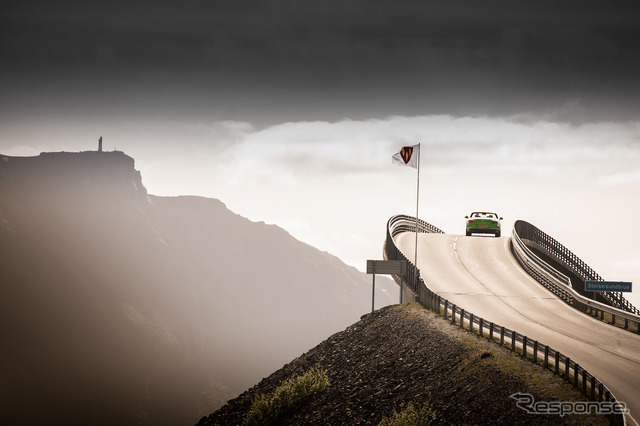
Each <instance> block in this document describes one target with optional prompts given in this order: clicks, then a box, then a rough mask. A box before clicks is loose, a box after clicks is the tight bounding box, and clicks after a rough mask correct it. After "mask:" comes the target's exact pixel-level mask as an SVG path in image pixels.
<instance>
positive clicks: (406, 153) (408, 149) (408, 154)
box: [391, 145, 420, 169]
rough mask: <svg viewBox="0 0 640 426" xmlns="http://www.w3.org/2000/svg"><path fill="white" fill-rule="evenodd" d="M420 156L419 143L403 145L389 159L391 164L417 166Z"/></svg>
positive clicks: (415, 167)
mask: <svg viewBox="0 0 640 426" xmlns="http://www.w3.org/2000/svg"><path fill="white" fill-rule="evenodd" d="M419 156H420V145H413V146H403V147H402V149H401V150H400V152H398V153H396V154H393V157H391V160H392V162H393V164H398V165H400V166H411V167H413V168H414V169H417V168H418V157H419Z"/></svg>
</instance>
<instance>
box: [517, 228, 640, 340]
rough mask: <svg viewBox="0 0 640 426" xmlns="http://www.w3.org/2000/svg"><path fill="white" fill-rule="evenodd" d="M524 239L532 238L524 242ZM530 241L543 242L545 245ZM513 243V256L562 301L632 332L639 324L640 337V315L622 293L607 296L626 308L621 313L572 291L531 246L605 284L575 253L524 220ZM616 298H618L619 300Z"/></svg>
mask: <svg viewBox="0 0 640 426" xmlns="http://www.w3.org/2000/svg"><path fill="white" fill-rule="evenodd" d="M523 235H524V236H527V237H529V238H524V237H523ZM530 238H536V239H540V240H542V241H543V243H544V245H543V244H540V243H539V242H536V241H535V240H532V239H530ZM511 241H512V248H513V254H514V256H515V258H516V260H517V261H518V263H519V264H520V266H522V268H523V269H524V270H525V271H527V273H528V274H529V275H531V276H532V277H534V278H535V279H536V280H537V281H538V282H539V283H541V284H542V285H544V286H545V287H546V288H547V289H549V290H550V291H551V292H553V293H554V294H556V295H557V296H558V297H559V298H561V299H562V300H564V301H565V302H567V303H568V304H569V305H571V306H573V307H575V308H576V309H579V310H581V311H583V312H589V313H595V315H596V316H598V315H599V316H600V319H604V314H605V313H608V314H610V315H611V316H612V321H611V322H612V323H613V324H615V323H616V318H622V319H623V320H624V324H625V326H624V328H625V329H628V328H629V322H630V321H631V322H633V323H635V324H636V327H637V328H636V330H637V332H638V333H639V334H640V315H638V313H640V312H639V311H638V309H637V308H636V307H635V306H633V305H632V304H631V303H629V302H628V301H627V300H626V299H625V298H624V297H623V296H622V294H621V293H613V292H607V293H606V294H608V296H607V297H606V299H607V300H608V301H611V302H612V303H614V302H615V303H616V304H617V305H618V306H619V307H620V306H623V307H625V309H619V308H616V307H615V306H609V305H606V304H604V303H600V302H597V301H595V300H592V299H589V298H587V297H584V296H582V295H581V294H579V293H578V292H576V291H575V290H574V289H573V288H572V285H571V280H570V279H569V277H567V276H566V275H564V274H563V273H561V272H560V271H557V270H556V269H555V268H553V267H552V266H550V265H549V264H547V262H545V261H544V260H543V259H541V258H540V257H539V256H538V255H536V254H535V253H534V252H533V251H532V250H531V249H530V246H531V247H534V248H537V249H538V250H543V253H545V254H548V255H549V256H550V257H552V258H554V259H556V260H558V261H559V263H561V264H562V265H564V266H565V267H566V268H567V269H569V270H571V271H572V272H574V273H576V274H578V272H577V269H580V270H581V271H582V272H581V273H580V274H579V276H580V277H584V278H585V279H589V280H590V279H593V280H598V281H601V280H602V278H601V277H600V276H599V275H598V274H596V273H595V272H594V271H593V269H591V268H590V267H589V266H588V265H587V264H586V263H584V262H583V261H582V260H580V259H579V258H578V257H577V256H576V255H574V254H573V253H571V252H570V251H569V250H568V249H567V248H566V247H564V246H562V245H561V244H560V243H558V242H557V241H556V240H554V239H553V238H551V237H549V236H548V235H547V234H545V233H544V232H542V231H540V230H539V229H538V228H536V227H535V226H533V225H531V224H530V223H527V222H524V221H522V220H518V221H516V223H515V225H514V228H513V232H512V238H511ZM545 247H547V248H545ZM548 250H558V251H559V252H560V254H557V253H549V251H548ZM563 259H564V260H563ZM565 261H571V262H572V264H571V265H569V264H566V263H564V262H565ZM612 295H616V296H615V298H614V297H613V296H612Z"/></svg>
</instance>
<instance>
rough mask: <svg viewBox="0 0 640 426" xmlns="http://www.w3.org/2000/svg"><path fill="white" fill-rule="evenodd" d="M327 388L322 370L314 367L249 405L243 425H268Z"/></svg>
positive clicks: (327, 383)
mask: <svg viewBox="0 0 640 426" xmlns="http://www.w3.org/2000/svg"><path fill="white" fill-rule="evenodd" d="M328 387H329V377H328V376H327V372H326V370H324V369H321V368H318V367H315V368H312V369H311V370H309V371H307V372H306V373H305V374H303V375H301V376H298V377H293V378H291V379H289V380H286V381H285V382H283V383H282V384H281V385H280V386H278V387H277V388H276V390H274V391H273V392H272V393H270V394H268V395H260V396H259V397H257V398H256V399H255V400H254V401H253V403H252V404H251V408H250V409H249V411H248V412H247V414H246V416H245V419H244V422H243V424H245V425H268V424H271V423H273V422H274V421H275V420H276V419H277V418H278V417H279V416H281V415H282V414H284V413H285V412H286V411H287V410H289V409H290V408H292V407H294V406H295V405H297V404H299V403H300V402H301V401H303V400H304V399H306V398H307V397H309V396H311V395H313V394H315V393H319V392H322V391H324V390H326V389H327V388H328Z"/></svg>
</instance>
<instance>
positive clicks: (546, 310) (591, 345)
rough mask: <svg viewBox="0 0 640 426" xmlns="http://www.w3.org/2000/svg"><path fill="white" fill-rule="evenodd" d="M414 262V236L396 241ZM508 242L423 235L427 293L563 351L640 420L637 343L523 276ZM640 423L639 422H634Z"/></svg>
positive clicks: (630, 418)
mask: <svg viewBox="0 0 640 426" xmlns="http://www.w3.org/2000/svg"><path fill="white" fill-rule="evenodd" d="M396 243H397V245H398V247H399V248H400V250H401V251H402V252H403V253H404V254H405V255H406V256H407V257H408V258H409V259H411V260H413V259H414V257H415V234H414V233H403V234H400V235H398V236H397V237H396ZM509 244H510V238H507V237H502V238H494V237H475V236H472V237H466V236H461V235H450V234H418V268H419V269H420V273H421V275H422V277H423V279H424V281H425V282H426V283H427V286H428V287H429V288H430V289H431V290H432V291H434V292H436V293H438V294H439V295H440V296H442V297H444V298H446V299H448V300H449V301H450V302H452V303H455V304H456V305H458V306H460V307H461V308H464V309H465V310H467V311H469V312H472V313H473V314H474V315H478V316H481V317H483V318H485V319H487V320H489V321H493V322H495V323H497V324H500V325H502V326H505V327H507V328H510V329H512V330H516V331H518V332H519V333H522V334H525V335H527V336H528V337H530V338H533V339H536V340H538V341H540V342H541V343H544V344H546V345H549V346H551V347H552V348H554V349H557V350H559V351H560V352H562V353H564V354H565V355H567V356H569V357H571V359H573V360H574V361H576V362H577V363H578V364H580V365H581V366H583V367H584V368H586V369H587V370H588V371H589V372H590V373H592V374H593V375H595V376H596V377H597V378H598V379H599V380H601V381H602V382H603V383H604V384H605V385H606V386H607V387H608V388H609V389H610V390H611V391H612V392H613V393H614V395H615V396H616V398H617V399H618V401H621V402H625V403H626V404H627V408H629V409H630V410H631V416H627V420H628V422H629V424H636V425H637V424H638V422H637V421H636V420H635V419H640V335H637V334H634V333H630V332H628V331H625V330H622V329H619V328H615V327H613V326H610V325H607V324H605V323H603V322H601V321H598V320H596V319H594V318H591V317H590V316H588V315H586V314H584V313H582V312H579V311H577V310H576V309H573V308H571V307H570V306H569V305H567V304H566V303H565V302H563V301H562V300H560V299H558V298H557V297H555V296H554V295H553V293H551V292H550V291H548V290H547V289H545V288H544V287H543V286H542V285H540V284H539V283H538V282H537V281H535V280H534V279H532V278H531V277H530V276H529V275H527V273H526V272H524V271H523V270H522V269H521V268H520V266H519V265H518V263H517V261H516V260H515V258H514V257H513V255H512V254H511V251H510V249H509ZM634 418H635V419H634Z"/></svg>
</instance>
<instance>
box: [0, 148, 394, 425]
mask: <svg viewBox="0 0 640 426" xmlns="http://www.w3.org/2000/svg"><path fill="white" fill-rule="evenodd" d="M378 281H380V286H383V287H384V286H385V285H386V286H387V287H388V289H389V292H390V293H389V294H391V291H392V292H393V297H394V298H395V294H396V290H395V288H397V287H395V284H393V283H391V282H390V281H389V282H388V283H387V284H385V282H384V281H383V280H376V284H378ZM0 283H1V285H0V304H1V305H0V335H1V336H3V348H6V350H3V351H2V355H1V356H2V358H3V359H2V361H3V365H5V366H10V368H8V369H7V372H6V374H4V375H3V386H2V389H1V390H0V392H2V394H1V395H0V400H1V401H2V402H0V415H1V416H2V418H3V420H6V421H8V422H9V423H13V424H22V425H29V424H41V423H42V421H43V419H46V422H47V423H51V424H54V423H55V424H85V423H91V424H120V425H127V424H155V425H161V424H167V425H169V424H185V423H186V424H189V423H195V422H196V421H197V419H198V418H200V417H202V416H203V415H205V414H207V413H210V412H211V411H213V410H215V409H216V408H218V407H220V406H221V405H222V404H224V402H225V401H226V400H228V399H230V398H232V397H233V396H235V395H238V394H239V393H240V392H242V391H243V390H245V389H247V388H248V387H249V386H251V385H253V384H255V383H256V382H257V381H259V380H260V379H261V378H262V377H264V376H266V375H267V374H269V373H270V372H271V371H274V370H275V369H277V368H279V367H280V366H282V365H283V364H284V363H285V362H287V361H288V360H289V359H291V358H292V357H294V356H296V355H297V354H299V353H301V352H304V351H305V350H308V349H309V348H310V347H312V346H314V345H315V344H317V342H319V341H322V340H323V339H325V338H326V337H327V336H329V335H331V334H332V333H335V332H336V331H338V330H341V329H344V328H345V327H346V326H348V325H349V324H351V323H353V322H354V321H356V320H357V318H358V317H359V316H360V315H362V313H364V312H367V311H368V310H369V309H370V300H371V299H370V294H371V293H370V292H371V278H370V277H368V276H366V275H365V274H363V273H361V272H359V271H357V270H356V269H355V268H352V267H349V266H347V265H345V264H344V263H342V262H341V261H340V260H339V259H337V258H336V257H335V256H332V255H330V254H328V253H324V252H321V251H319V250H317V249H315V248H313V247H311V246H309V245H307V244H304V243H302V242H300V241H298V240H296V239H295V238H293V237H292V236H291V235H289V234H288V233H287V232H286V231H284V230H283V229H281V228H278V227H277V226H273V225H266V224H264V223H256V222H251V221H249V220H247V219H245V218H243V217H241V216H239V215H237V214H234V213H233V212H231V211H229V210H228V209H227V208H226V207H225V206H224V204H223V203H222V202H220V201H218V200H213V199H206V198H201V197H157V196H153V195H150V194H148V193H147V190H146V189H145V187H144V185H143V184H142V179H141V176H140V173H139V172H138V171H136V170H135V163H134V160H133V159H132V158H131V157H128V156H127V155H125V154H124V153H121V152H82V153H43V154H41V155H40V156H37V157H28V158H16V157H8V156H2V155H0ZM377 300H379V302H380V304H381V305H384V304H385V303H386V304H388V303H390V302H391V297H388V298H386V299H385V293H384V292H383V291H378V297H377Z"/></svg>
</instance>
